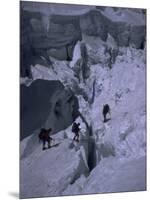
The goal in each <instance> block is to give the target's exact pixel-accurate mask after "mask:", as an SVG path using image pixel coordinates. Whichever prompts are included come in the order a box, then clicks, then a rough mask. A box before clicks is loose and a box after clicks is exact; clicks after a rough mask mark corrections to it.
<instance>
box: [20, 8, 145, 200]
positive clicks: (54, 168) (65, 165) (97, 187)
mask: <svg viewBox="0 0 150 200" xmlns="http://www.w3.org/2000/svg"><path fill="white" fill-rule="evenodd" d="M87 9H88V8H87ZM102 13H103V15H105V16H107V17H110V18H111V19H112V20H113V21H115V22H117V20H118V16H119V19H120V20H122V21H128V23H130V24H138V25H139V24H143V23H144V19H143V13H142V12H137V10H135V11H132V10H130V9H118V10H116V11H114V9H112V8H106V9H104V10H103V11H102ZM83 43H84V44H85V47H86V49H87V63H86V67H87V69H89V75H88V76H87V77H86V78H83V73H81V72H82V66H83V65H82V64H81V62H82V61H83V59H84V58H83V57H82V53H81V44H83ZM145 55H146V49H145V48H143V49H136V48H134V47H132V46H123V47H120V46H118V44H117V42H116V40H115V38H114V37H113V36H112V35H110V34H108V37H107V40H106V41H103V40H102V39H101V38H100V37H98V36H92V35H91V36H89V35H86V34H85V33H83V34H82V41H78V42H77V43H76V45H75V48H74V51H73V59H72V61H60V60H57V59H55V58H53V57H51V56H50V59H51V61H52V64H50V65H49V66H44V65H41V64H36V65H35V66H31V72H32V79H29V78H27V77H26V78H21V84H25V85H27V86H28V87H29V85H32V84H33V83H34V82H35V81H36V80H38V79H40V80H41V79H42V80H47V81H52V80H55V81H60V82H61V83H62V84H63V86H64V88H65V89H66V90H71V91H72V93H73V94H74V95H75V96H76V97H77V99H78V104H79V108H78V109H77V111H78V117H77V118H76V120H75V121H76V122H79V123H80V128H81V130H80V133H79V136H80V137H79V142H75V141H73V137H74V133H72V131H71V127H72V121H71V120H72V119H71V120H70V122H69V123H68V126H67V128H66V127H65V128H63V129H62V130H60V131H56V132H55V134H53V135H52V138H53V139H54V140H53V141H52V147H51V148H50V149H47V150H45V151H42V144H41V143H39V141H38V133H39V129H38V128H37V129H35V130H34V131H33V133H32V134H30V135H29V136H28V137H26V138H24V139H23V140H22V141H21V148H20V149H21V155H20V159H21V161H20V165H21V174H20V184H21V185H20V194H21V198H29V197H43V196H44V197H45V196H59V195H76V194H91V193H108V192H126V191H140V190H146V94H145V93H146V57H145ZM77 71H79V73H78V74H79V76H77ZM59 92H60V91H56V93H57V96H59ZM60 93H61V92H60ZM53 98H55V95H54V96H53ZM61 98H63V95H61ZM64 99H67V98H66V93H65V96H64ZM64 102H65V101H64ZM104 104H109V106H110V114H107V119H108V120H107V122H106V123H104V121H103V120H104V118H103V114H102V111H103V106H104ZM64 105H65V103H64ZM67 108H68V107H66V109H67ZM66 109H64V110H63V112H65V110H66ZM66 112H68V111H67V110H66ZM69 113H70V112H69ZM52 119H53V115H49V117H48V118H47V121H45V123H43V124H46V123H48V122H49V121H50V120H52ZM64 123H65V122H64ZM55 124H56V126H57V120H56V121H55ZM48 125H49V124H47V128H48Z"/></svg>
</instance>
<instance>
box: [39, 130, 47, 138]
mask: <svg viewBox="0 0 150 200" xmlns="http://www.w3.org/2000/svg"><path fill="white" fill-rule="evenodd" d="M45 132H46V130H45V129H44V128H42V129H41V131H40V133H39V139H40V140H42V139H43V137H44V135H45Z"/></svg>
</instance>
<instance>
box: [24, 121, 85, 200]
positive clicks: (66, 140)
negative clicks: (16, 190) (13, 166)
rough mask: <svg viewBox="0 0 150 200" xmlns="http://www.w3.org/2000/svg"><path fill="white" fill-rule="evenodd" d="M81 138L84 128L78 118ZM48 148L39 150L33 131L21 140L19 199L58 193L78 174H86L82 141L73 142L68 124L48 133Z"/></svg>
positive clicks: (75, 178) (60, 193) (78, 176)
mask: <svg viewBox="0 0 150 200" xmlns="http://www.w3.org/2000/svg"><path fill="white" fill-rule="evenodd" d="M78 121H80V122H81V138H82V139H84V138H86V137H87V136H86V128H85V125H84V123H83V122H82V120H81V119H78ZM52 137H53V139H55V140H54V141H53V144H52V148H50V149H47V150H45V151H42V145H39V141H38V137H37V134H36V133H35V134H33V135H32V136H29V137H27V138H25V139H24V140H23V141H22V142H21V150H22V151H21V163H20V164H21V176H20V183H21V185H20V190H21V198H29V197H40V196H43V197H46V196H58V195H62V194H63V193H64V191H65V190H66V188H68V187H69V186H70V185H72V184H73V183H74V182H76V180H78V179H79V178H80V177H82V176H83V177H86V176H87V175H88V174H89V169H88V165H87V162H86V156H87V152H86V147H85V145H86V143H84V142H79V143H77V142H73V141H72V139H73V134H72V133H71V126H70V127H68V128H67V129H65V130H63V131H61V132H59V133H57V134H55V135H54V136H52Z"/></svg>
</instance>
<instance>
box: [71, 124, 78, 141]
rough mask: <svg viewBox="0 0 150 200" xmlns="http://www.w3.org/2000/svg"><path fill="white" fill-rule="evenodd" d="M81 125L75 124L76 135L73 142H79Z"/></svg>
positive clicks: (74, 131)
mask: <svg viewBox="0 0 150 200" xmlns="http://www.w3.org/2000/svg"><path fill="white" fill-rule="evenodd" d="M79 126H80V123H76V122H74V123H73V125H72V132H73V133H74V134H75V136H74V138H73V140H75V141H77V142H79V131H80V128H79Z"/></svg>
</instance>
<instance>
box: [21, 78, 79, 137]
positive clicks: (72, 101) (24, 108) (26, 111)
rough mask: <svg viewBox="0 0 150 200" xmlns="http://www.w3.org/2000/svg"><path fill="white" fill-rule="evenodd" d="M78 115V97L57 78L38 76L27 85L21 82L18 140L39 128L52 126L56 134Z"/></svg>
mask: <svg viewBox="0 0 150 200" xmlns="http://www.w3.org/2000/svg"><path fill="white" fill-rule="evenodd" d="M39 88H40V90H39ZM77 116H78V100H77V98H76V97H75V96H74V95H73V93H72V92H71V90H68V91H67V90H65V88H64V86H63V84H62V83H61V82H60V81H58V80H56V81H55V80H42V79H38V80H35V81H34V82H33V83H31V85H30V86H25V85H21V139H23V138H25V137H26V136H28V135H30V134H32V132H33V131H34V130H36V129H40V128H41V127H45V128H49V127H51V128H52V129H53V133H55V132H57V131H59V130H61V129H64V128H66V127H68V126H69V125H70V124H71V123H72V121H73V120H74V119H75V118H76V117H77Z"/></svg>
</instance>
